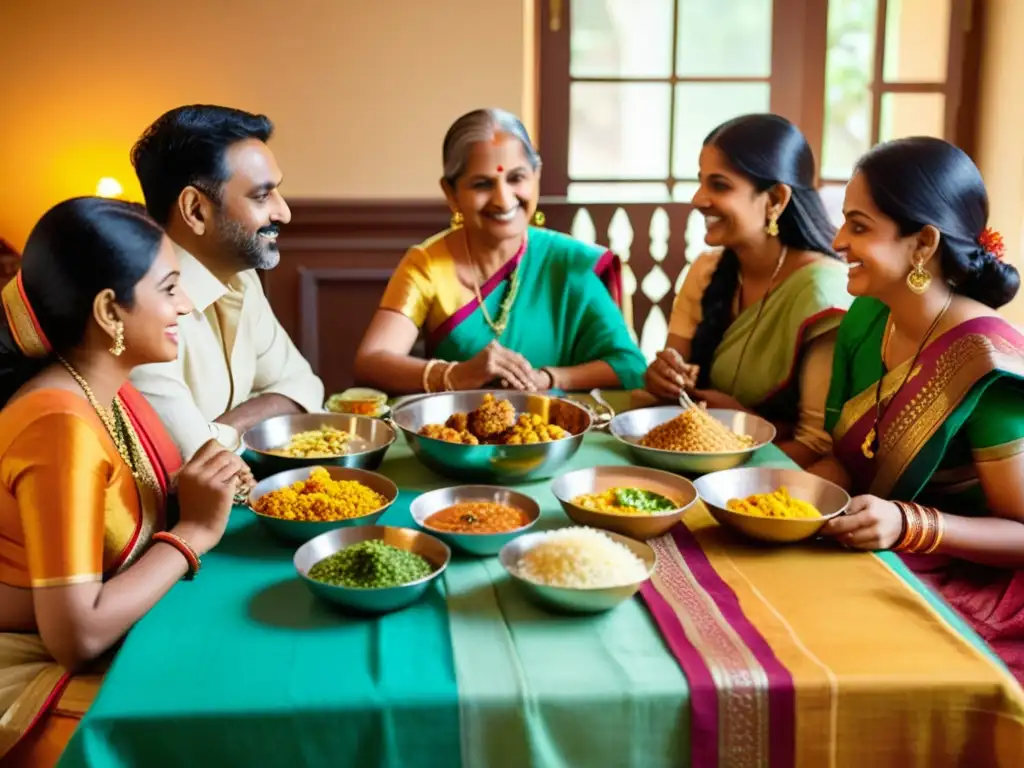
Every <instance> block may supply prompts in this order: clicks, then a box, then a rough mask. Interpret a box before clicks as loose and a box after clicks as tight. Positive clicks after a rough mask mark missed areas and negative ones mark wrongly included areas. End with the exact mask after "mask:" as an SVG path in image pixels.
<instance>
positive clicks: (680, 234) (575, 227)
mask: <svg viewBox="0 0 1024 768" xmlns="http://www.w3.org/2000/svg"><path fill="white" fill-rule="evenodd" d="M541 207H542V209H543V210H544V213H545V215H546V216H547V226H549V227H551V228H552V229H556V230H558V231H560V232H568V233H571V234H572V235H573V236H574V237H576V238H578V239H580V240H583V241H585V242H589V243H599V244H601V245H606V246H608V247H609V248H610V249H611V250H612V251H613V252H614V253H615V254H617V255H618V257H619V258H620V259H621V260H622V266H623V270H622V278H623V280H622V282H623V292H624V293H625V297H624V299H625V301H624V304H625V311H626V319H627V320H628V321H629V323H630V330H631V331H632V333H633V336H634V338H635V339H637V340H638V342H639V344H640V348H641V349H642V350H643V352H644V354H645V355H646V356H647V358H648V359H653V357H654V355H655V354H656V353H657V352H658V350H659V349H661V348H662V347H663V346H664V344H665V338H666V336H667V335H668V318H669V316H670V315H671V312H672V302H673V300H674V299H675V295H676V293H677V291H678V290H679V288H680V286H682V283H683V279H684V278H685V277H686V270H687V269H688V268H689V265H690V264H691V263H692V262H693V260H694V259H695V258H696V257H697V256H698V255H699V254H700V253H701V252H702V251H703V250H704V248H705V246H704V217H703V216H701V215H700V214H699V213H697V212H696V210H695V209H694V208H693V207H692V206H691V205H689V204H686V203H573V202H568V201H565V200H543V201H542V202H541Z"/></svg>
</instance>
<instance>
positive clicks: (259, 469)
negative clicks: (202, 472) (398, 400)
mask: <svg viewBox="0 0 1024 768" xmlns="http://www.w3.org/2000/svg"><path fill="white" fill-rule="evenodd" d="M322 427H333V428H334V429H340V430H342V431H344V432H348V433H349V434H350V435H352V439H351V440H350V441H349V443H348V451H347V452H346V453H345V454H343V455H341V456H333V457H331V458H324V459H298V458H291V457H288V456H278V455H277V454H274V453H270V451H272V450H275V449H277V448H281V447H283V446H286V445H287V444H288V441H289V440H291V438H292V436H293V435H297V434H299V433H300V432H309V431H311V430H314V429H320V428H322ZM397 437H398V434H397V433H396V432H395V430H394V429H393V428H392V427H391V425H390V424H388V423H387V422H386V421H382V420H380V419H378V418H375V417H372V416H356V415H354V414H348V413H298V414H291V415H288V416H274V417H273V418H270V419H267V420H266V421H262V422H260V423H259V424H257V425H256V426H255V427H253V428H252V429H250V430H249V431H247V432H246V433H245V434H244V435H242V445H243V446H244V448H245V451H244V453H243V454H242V458H244V459H245V461H246V463H247V464H249V466H250V467H251V468H252V471H253V474H255V475H256V477H268V476H269V475H272V474H274V473H276V472H284V471H286V470H289V469H296V468H298V467H311V466H335V467H357V468H359V469H377V467H379V466H380V464H381V462H382V461H383V460H384V454H385V453H387V450H388V448H390V447H391V444H392V443H394V442H395V440H396V439H397Z"/></svg>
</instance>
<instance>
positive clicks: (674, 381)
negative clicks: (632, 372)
mask: <svg viewBox="0 0 1024 768" xmlns="http://www.w3.org/2000/svg"><path fill="white" fill-rule="evenodd" d="M699 372H700V367H699V366H696V365H691V364H690V363H687V362H686V361H685V360H683V356H682V355H680V354H679V353H678V352H677V351H676V350H674V349H672V348H671V347H669V348H667V349H663V350H661V351H660V352H659V353H658V356H657V357H656V358H655V359H654V362H652V363H651V364H650V365H649V366H648V367H647V372H646V373H645V374H644V388H645V389H646V390H647V391H648V392H650V393H651V394H652V395H654V396H655V397H659V398H661V399H662V400H678V399H679V395H680V394H681V393H682V391H683V390H684V389H690V388H691V387H693V386H695V385H696V384H697V374H698V373H699Z"/></svg>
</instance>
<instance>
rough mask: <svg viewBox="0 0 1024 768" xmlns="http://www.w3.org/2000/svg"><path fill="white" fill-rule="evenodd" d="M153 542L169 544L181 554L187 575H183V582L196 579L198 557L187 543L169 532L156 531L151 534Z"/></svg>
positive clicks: (198, 563)
mask: <svg viewBox="0 0 1024 768" xmlns="http://www.w3.org/2000/svg"><path fill="white" fill-rule="evenodd" d="M153 541H162V542H163V543H164V544H170V545H171V546H172V547H174V548H175V549H176V550H178V551H179V552H181V554H182V556H183V557H184V558H185V559H186V560H187V561H188V573H187V574H185V581H192V579H194V578H195V577H196V574H197V573H199V565H200V562H199V555H197V554H196V551H195V550H194V549H192V547H191V545H189V543H188V542H187V541H185V540H184V539H183V538H181V536H176V535H175V534H173V533H170V532H169V531H157V532H156V533H154V534H153Z"/></svg>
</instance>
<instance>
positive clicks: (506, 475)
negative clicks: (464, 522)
mask: <svg viewBox="0 0 1024 768" xmlns="http://www.w3.org/2000/svg"><path fill="white" fill-rule="evenodd" d="M488 393H490V394H493V395H494V396H495V397H496V398H499V399H503V400H508V401H509V402H511V403H512V406H513V407H514V408H515V409H516V413H517V414H522V413H535V414H540V415H542V416H544V417H545V418H547V419H548V421H549V422H550V423H552V424H557V425H558V426H560V427H562V428H563V429H565V430H566V431H567V432H569V433H570V437H567V438H564V439H562V440H554V441H552V442H549V443H532V444H530V445H460V444H457V443H448V442H445V441H444V440H435V439H433V438H429V437H424V436H422V435H420V434H419V430H420V429H421V428H422V427H424V426H425V425H427V424H444V423H445V421H447V420H448V417H449V416H451V415H452V414H454V413H468V412H470V411H472V410H473V409H475V408H476V407H477V406H479V405H480V403H481V402H482V401H483V399H484V395H486V394H488ZM393 418H394V423H395V425H396V426H397V427H398V428H399V429H400V430H402V432H403V433H405V437H406V440H408V441H409V445H410V446H411V447H412V450H413V453H414V454H416V457H417V458H418V459H419V460H420V461H421V462H423V463H424V464H425V465H426V466H427V467H429V468H430V469H432V470H434V471H435V472H437V473H438V474H442V475H445V476H447V477H452V478H455V479H458V480H471V481H475V482H479V483H498V484H501V483H506V482H525V481H527V480H538V479H543V478H548V477H551V476H552V475H554V474H555V472H557V471H558V468H559V467H561V466H562V465H563V464H565V462H567V461H568V460H569V459H570V458H572V456H573V455H574V454H575V453H576V451H578V450H579V448H580V445H581V444H582V443H583V435H584V434H585V433H586V432H587V431H588V430H589V429H590V428H591V426H592V424H593V419H592V417H591V414H590V411H589V410H588V409H587V408H585V407H584V406H583V405H581V404H580V403H576V402H573V401H571V400H567V399H565V398H561V397H554V396H550V395H542V394H533V393H528V392H506V391H502V390H499V391H493V390H474V391H470V392H450V393H441V394H433V395H425V396H423V397H417V398H415V399H411V400H408V401H406V402H404V403H402V404H401V405H398V406H396V407H395V409H394V412H393Z"/></svg>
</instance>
